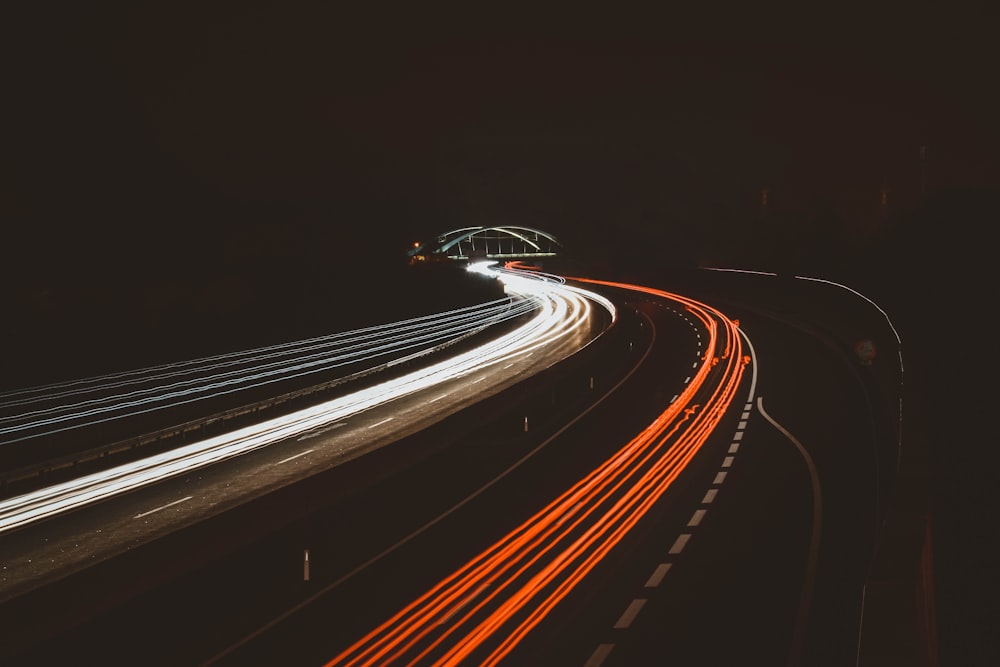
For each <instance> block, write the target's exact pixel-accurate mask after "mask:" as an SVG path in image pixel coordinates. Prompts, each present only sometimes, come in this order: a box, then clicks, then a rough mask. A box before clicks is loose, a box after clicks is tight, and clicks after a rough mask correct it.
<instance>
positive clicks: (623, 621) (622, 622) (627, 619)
mask: <svg viewBox="0 0 1000 667" xmlns="http://www.w3.org/2000/svg"><path fill="white" fill-rule="evenodd" d="M644 604H646V601H645V600H643V599H642V598H637V599H635V600H632V602H631V604H629V606H628V609H626V610H625V613H624V614H622V616H621V618H619V619H618V620H617V621H616V622H615V625H614V628H615V630H624V629H626V628H627V627H628V626H630V625H632V621H634V620H635V617H636V616H638V615H639V612H640V611H641V610H642V606H643V605H644Z"/></svg>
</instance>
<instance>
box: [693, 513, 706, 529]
mask: <svg viewBox="0 0 1000 667" xmlns="http://www.w3.org/2000/svg"><path fill="white" fill-rule="evenodd" d="M707 511H708V510H695V511H694V514H692V515H691V519H690V520H689V521H688V528H694V527H696V526H698V525H699V524H700V523H701V520H702V519H704V518H705V512H707Z"/></svg>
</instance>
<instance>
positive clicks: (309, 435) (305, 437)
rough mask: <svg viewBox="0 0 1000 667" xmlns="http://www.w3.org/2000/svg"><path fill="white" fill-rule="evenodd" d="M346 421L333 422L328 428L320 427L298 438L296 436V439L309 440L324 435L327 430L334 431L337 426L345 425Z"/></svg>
mask: <svg viewBox="0 0 1000 667" xmlns="http://www.w3.org/2000/svg"><path fill="white" fill-rule="evenodd" d="M346 423H347V422H337V423H336V424H331V425H330V426H327V427H326V428H320V429H316V430H315V431H309V432H308V433H305V434H303V435H300V436H299V437H298V438H296V440H308V439H309V438H315V437H316V436H318V435H323V434H324V433H326V432H327V431H332V430H333V429H335V428H339V427H341V426H343V425H344V424H346Z"/></svg>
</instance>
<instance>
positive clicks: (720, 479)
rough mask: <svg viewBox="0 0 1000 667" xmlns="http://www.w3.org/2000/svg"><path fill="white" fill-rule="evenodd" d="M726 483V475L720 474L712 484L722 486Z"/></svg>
mask: <svg viewBox="0 0 1000 667" xmlns="http://www.w3.org/2000/svg"><path fill="white" fill-rule="evenodd" d="M725 481H726V473H724V472H720V473H719V474H718V475H716V476H715V480H714V481H713V482H712V484H722V483H723V482H725Z"/></svg>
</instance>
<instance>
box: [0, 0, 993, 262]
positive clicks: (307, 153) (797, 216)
mask: <svg viewBox="0 0 1000 667" xmlns="http://www.w3.org/2000/svg"><path fill="white" fill-rule="evenodd" d="M352 4H362V5H363V4H365V3H322V2H301V1H299V0H291V1H289V2H273V3H262V2H219V3H202V2H186V1H183V0H182V1H179V2H177V1H175V2H141V3H125V2H108V1H104V2H90V3H62V4H56V5H52V4H44V5H43V4H41V3H24V5H25V7H23V8H19V9H15V10H13V13H11V10H7V14H8V15H10V19H9V20H7V21H5V26H4V28H5V32H7V33H10V34H9V36H8V37H7V38H5V40H4V41H5V44H4V46H5V47H6V48H7V49H9V55H8V56H6V57H5V59H4V61H5V65H6V66H7V68H8V71H7V73H6V75H5V78H4V87H5V91H4V93H5V94H4V98H5V103H4V105H3V106H4V109H3V113H4V115H5V116H6V120H5V122H4V127H5V135H6V137H5V142H4V151H3V153H2V157H0V160H2V161H0V165H2V169H3V172H2V176H3V178H2V180H0V215H2V216H3V218H4V221H5V225H4V228H5V234H6V235H7V243H5V246H6V250H7V252H6V255H7V260H8V261H9V262H11V263H12V264H8V268H10V267H12V266H14V265H15V264H16V265H17V266H18V267H19V269H18V271H17V272H15V277H16V278H17V279H20V278H22V277H24V276H25V275H27V274H30V275H31V276H32V277H30V278H28V279H29V280H35V277H34V276H37V275H42V276H44V275H51V272H52V271H55V270H58V271H63V272H64V271H66V270H67V269H70V267H72V271H73V272H74V273H75V275H77V276H79V275H81V274H80V273H78V272H80V271H82V272H85V273H88V274H92V273H95V272H96V273H101V272H110V273H117V272H118V271H120V270H123V271H128V272H138V273H148V272H149V271H151V270H153V269H154V268H155V267H166V269H167V270H171V269H172V267H175V266H177V263H178V262H185V263H187V265H189V266H193V265H195V264H197V265H199V266H200V265H204V264H205V263H208V264H211V263H213V262H214V261H215V260H216V259H217V258H218V257H219V253H220V252H224V250H223V249H224V248H226V247H232V246H233V245H234V244H235V245H240V244H242V247H246V246H247V245H250V246H253V245H257V246H272V245H274V244H280V243H282V242H284V243H285V244H286V245H287V244H289V243H290V244H291V245H294V246H295V247H296V248H298V247H301V246H303V245H307V244H306V243H305V242H304V241H302V239H303V238H306V239H309V242H308V244H311V245H312V246H313V250H315V246H316V245H317V244H319V245H324V247H325V246H326V245H327V244H329V245H333V244H342V247H341V248H338V252H341V253H342V252H344V251H347V252H350V251H351V249H352V248H359V247H364V248H366V249H367V250H368V251H375V252H385V253H394V252H398V251H399V249H400V248H403V247H405V246H406V244H407V243H409V242H410V241H411V240H415V239H417V238H421V237H427V236H429V235H431V234H433V233H435V232H439V231H443V230H446V229H451V228H453V227H454V226H459V225H469V224H491V223H505V222H506V223H523V224H532V225H537V226H539V227H542V228H544V229H548V230H550V231H552V232H554V233H555V234H556V235H557V236H559V237H560V239H561V240H563V241H564V243H566V244H568V245H570V246H577V247H582V246H586V245H588V244H600V245H606V244H607V240H608V238H609V237H610V238H614V239H616V243H617V244H619V245H622V244H625V245H627V244H628V239H630V238H639V239H654V240H656V241H657V242H663V241H669V240H670V239H673V240H674V241H675V243H679V244H681V243H682V244H683V245H684V247H685V248H690V249H692V250H693V251H694V252H700V253H703V254H704V255H705V259H707V260H712V259H725V258H726V257H727V255H726V253H725V244H724V243H722V242H720V241H719V240H718V239H719V237H724V236H726V235H727V234H729V233H730V232H731V230H732V229H734V228H741V227H745V225H746V221H747V220H748V219H752V218H753V216H754V214H756V213H759V209H760V196H761V189H762V188H767V189H768V197H769V204H770V206H771V208H772V209H774V210H779V211H783V212H784V214H785V215H786V216H787V217H788V218H789V220H797V221H805V222H803V223H802V224H811V223H810V221H811V220H812V219H813V218H815V217H816V216H817V212H818V211H820V212H821V211H827V212H828V215H829V212H830V211H835V212H836V217H837V222H836V223H835V224H836V225H837V226H839V227H842V228H843V230H844V233H845V234H846V235H847V236H848V237H850V238H851V239H855V240H856V241H857V242H858V243H863V242H864V241H865V240H866V239H867V238H868V237H869V236H871V235H872V234H873V233H875V232H877V228H878V226H879V212H880V207H879V203H880V196H881V192H882V190H883V188H885V189H886V190H887V192H888V197H889V199H888V201H889V204H890V206H892V207H894V208H896V209H901V208H903V207H905V206H911V205H914V204H915V203H916V202H917V201H918V200H919V197H920V193H921V188H922V187H923V188H924V191H925V192H926V190H928V189H931V188H941V187H950V186H953V185H961V186H980V185H984V184H994V183H996V182H997V178H998V169H997V166H996V165H997V160H996V159H995V156H996V154H997V148H998V147H1000V141H998V131H997V129H996V127H995V121H994V119H995V118H996V114H997V111H998V108H997V105H996V103H995V101H992V98H993V97H994V95H993V91H992V90H991V89H992V88H993V86H992V85H991V83H990V82H991V81H992V79H993V75H994V68H993V63H994V62H995V60H994V58H993V57H992V56H993V55H994V54H995V53H996V46H995V44H994V42H995V41H996V40H995V39H994V36H993V35H992V34H991V29H992V26H991V23H990V21H989V20H988V14H987V13H986V11H985V9H983V10H978V11H977V10H975V9H969V10H962V11H961V12H959V10H952V11H953V13H952V14H948V15H942V14H941V13H940V12H935V13H924V11H923V10H922V9H921V8H919V7H903V6H901V5H900V6H896V7H888V6H887V7H885V8H882V9H879V8H878V7H877V6H872V5H866V6H864V7H860V6H859V7H856V8H853V9H852V8H850V7H849V6H838V7H837V8H836V9H835V11H830V12H829V13H826V14H820V13H817V12H815V11H813V10H810V11H808V12H796V11H793V10H791V9H787V8H786V9H777V8H771V9H769V8H767V7H765V6H762V5H757V4H755V5H754V6H753V9H752V10H747V9H744V10H737V9H733V8H726V7H725V6H717V7H715V8H713V9H708V10H699V11H685V10H683V9H678V8H676V7H672V6H671V7H666V6H664V8H662V9H659V10H655V11H649V10H643V11H640V10H638V9H635V10H631V11H629V10H626V9H616V10H614V11H611V10H608V9H606V8H605V9H590V10H587V9H584V8H574V9H572V10H571V11H570V10H566V9H564V8H560V9H559V10H558V11H557V10H556V9H550V10H546V9H544V8H538V7H531V8H530V9H528V10H526V11H517V10H516V9H515V8H516V5H513V4H509V3H503V4H498V5H497V6H496V7H495V8H494V9H492V10H487V9H483V8H475V9H470V8H468V7H464V6H461V5H455V6H451V7H447V8H444V7H442V8H438V9H436V10H431V9H427V8H425V7H423V6H420V7H417V6H416V4H417V3H411V4H413V5H414V6H412V7H406V6H404V3H399V4H400V7H394V8H393V7H386V8H384V9H383V8H374V7H371V8H368V9H359V8H356V7H352V6H350V5H352ZM369 4H370V3H369ZM421 5H422V3H421ZM951 6H952V7H955V6H957V5H951ZM983 7H984V8H986V7H988V5H986V4H984V5H983ZM922 146H923V147H925V148H924V151H925V152H924V160H923V161H921V159H920V150H921V147H922ZM786 224H797V223H792V222H788V223H786ZM289 238H292V240H291V241H289ZM279 239H280V240H279ZM681 239H684V241H683V242H682V241H681ZM720 243H722V248H721V249H720V248H719V247H718V246H719V244H720ZM13 248H16V249H17V250H16V251H12V249H13ZM296 252H297V251H296ZM21 269H23V270H24V271H26V272H27V274H23V273H21Z"/></svg>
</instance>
